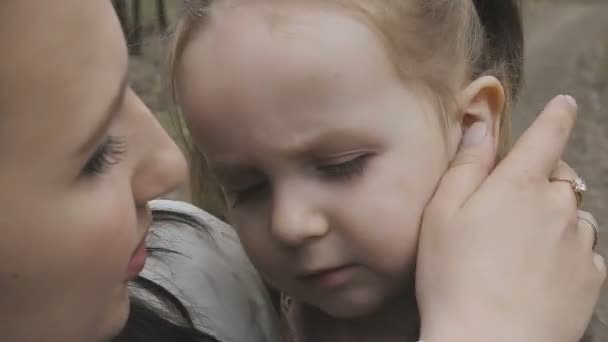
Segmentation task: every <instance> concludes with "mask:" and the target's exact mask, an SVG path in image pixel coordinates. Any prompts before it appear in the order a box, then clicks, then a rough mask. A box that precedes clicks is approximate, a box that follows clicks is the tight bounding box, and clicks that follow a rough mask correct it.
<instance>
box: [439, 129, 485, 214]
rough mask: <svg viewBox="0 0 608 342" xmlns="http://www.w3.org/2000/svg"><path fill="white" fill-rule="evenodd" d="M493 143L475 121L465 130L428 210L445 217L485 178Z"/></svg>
mask: <svg viewBox="0 0 608 342" xmlns="http://www.w3.org/2000/svg"><path fill="white" fill-rule="evenodd" d="M495 157H496V144H495V139H494V132H493V129H492V127H489V126H488V125H487V124H486V123H483V122H476V123H474V124H473V125H471V127H469V128H468V129H466V130H465V132H464V133H463V138H462V142H461V145H460V147H459V150H458V152H457V153H456V157H455V158H454V159H453V160H452V162H451V163H450V166H449V167H448V170H447V171H446V173H445V174H444V176H443V177H442V179H441V181H440V182H439V186H438V188H437V190H436V191H435V195H434V196H433V199H432V200H431V202H430V204H429V206H428V208H430V210H433V208H437V210H439V211H440V213H442V214H447V215H449V213H450V212H453V211H454V210H456V209H457V208H460V207H461V206H463V204H464V202H465V201H466V200H467V198H468V197H469V196H470V195H471V194H472V193H473V192H475V190H476V189H477V187H479V185H480V184H481V183H482V182H483V180H484V179H485V178H487V176H488V174H489V173H490V170H491V169H492V167H493V165H494V159H495Z"/></svg>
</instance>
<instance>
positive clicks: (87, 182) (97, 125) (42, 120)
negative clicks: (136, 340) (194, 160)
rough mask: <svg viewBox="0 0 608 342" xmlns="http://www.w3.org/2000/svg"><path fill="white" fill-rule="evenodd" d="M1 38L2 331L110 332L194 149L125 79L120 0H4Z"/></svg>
mask: <svg viewBox="0 0 608 342" xmlns="http://www.w3.org/2000/svg"><path fill="white" fill-rule="evenodd" d="M0 42H1V44H2V62H1V63H0V89H1V91H0V189H2V191H1V192H0V210H1V212H2V214H0V340H2V341H23V342H30V341H62V342H81V341H91V342H97V341H106V340H107V339H108V338H109V337H110V336H112V335H114V334H117V333H118V332H119V331H120V329H121V328H122V326H123V325H124V324H125V321H126V318H127V314H128V308H129V305H128V303H129V300H128V296H127V283H128V280H129V279H132V278H133V277H135V275H136V273H137V272H138V271H139V270H140V269H141V267H142V266H143V261H144V259H143V258H142V257H143V256H145V254H144V253H141V250H142V249H141V246H142V245H141V243H142V239H143V237H144V236H145V234H146V232H147V230H148V228H149V226H150V221H151V217H150V213H149V210H148V209H147V206H146V203H147V201H149V200H151V199H153V198H155V197H156V196H159V195H161V194H162V193H163V192H165V191H169V190H171V189H172V188H173V187H174V186H176V185H177V183H178V182H179V181H181V179H182V178H183V177H184V176H185V163H184V160H183V157H182V156H181V154H180V152H179V150H178V149H177V147H176V146H175V145H174V144H173V143H172V142H171V140H170V139H169V137H168V136H167V135H166V134H165V133H164V132H163V130H162V129H161V127H160V126H159V125H158V123H157V122H156V121H155V119H154V118H153V116H152V115H151V113H150V112H149V111H148V109H147V108H146V107H145V106H144V104H143V103H142V102H141V101H140V100H139V99H138V97H137V96H136V95H135V94H134V93H133V92H132V91H131V90H130V88H129V87H128V83H127V82H126V73H127V51H126V46H125V43H124V40H123V38H122V32H121V29H120V26H119V24H118V21H117V19H116V17H115V14H114V12H113V9H112V5H111V3H110V1H107V0H94V1H80V0H54V1H53V2H52V3H50V2H49V3H42V2H40V1H35V0H19V1H2V2H0ZM136 251H137V252H136Z"/></svg>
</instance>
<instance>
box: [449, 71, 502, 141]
mask: <svg viewBox="0 0 608 342" xmlns="http://www.w3.org/2000/svg"><path fill="white" fill-rule="evenodd" d="M458 100H459V108H460V110H459V111H458V114H457V115H458V116H457V117H456V118H455V119H456V121H457V124H458V126H459V129H460V130H459V133H460V140H462V137H464V136H465V135H464V132H465V131H466V130H468V129H472V128H474V129H475V130H477V131H483V130H484V129H485V134H486V135H487V134H489V135H492V139H493V141H494V144H495V145H496V146H497V145H498V138H499V137H498V132H499V126H500V117H501V115H502V113H503V111H504V107H505V90H504V88H503V86H502V84H501V83H500V81H499V80H498V79H497V78H496V77H494V76H482V77H480V78H478V79H476V80H474V81H473V82H471V83H470V84H469V85H468V86H467V87H466V88H464V89H462V91H461V92H460V94H459V97H458ZM460 143H461V144H462V143H463V142H462V141H460Z"/></svg>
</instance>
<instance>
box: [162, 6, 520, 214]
mask: <svg viewBox="0 0 608 342" xmlns="http://www.w3.org/2000/svg"><path fill="white" fill-rule="evenodd" d="M225 1H229V0H186V1H185V8H184V10H185V11H184V13H183V16H182V17H181V18H180V19H179V22H178V25H177V30H176V35H175V41H174V46H173V49H172V53H171V63H170V65H171V73H172V75H171V76H172V77H171V79H172V92H173V100H174V101H176V99H177V96H176V95H177V94H176V92H177V90H176V85H175V74H176V69H177V65H178V63H179V60H180V58H181V55H182V53H183V51H184V48H185V45H186V44H187V43H188V42H189V41H190V39H191V37H192V35H193V33H194V32H196V31H197V30H199V29H203V28H204V26H205V24H206V23H207V22H208V18H209V17H210V16H211V15H213V14H212V11H211V7H212V6H213V5H214V4H216V3H221V2H225ZM233 1H234V0H233ZM248 1H252V0H248ZM257 1H267V2H269V1H276V2H283V1H295V0H257ZM306 1H310V0H306ZM317 1H320V2H325V3H328V4H335V5H338V6H341V7H343V8H345V9H347V10H349V11H350V12H351V13H353V14H354V15H356V16H358V17H360V18H361V19H362V20H365V21H366V22H367V23H369V24H370V27H372V28H373V29H374V30H375V31H376V32H378V33H379V37H380V38H381V39H382V41H383V42H384V43H385V44H386V47H387V51H388V52H389V55H390V56H391V58H392V62H393V63H394V65H395V67H396V69H397V71H398V72H399V73H400V76H401V77H402V78H403V80H404V81H407V82H408V84H413V85H421V88H423V89H424V90H428V91H429V94H432V95H433V96H434V98H436V100H437V101H436V104H437V106H439V107H440V109H441V110H442V111H443V112H444V113H446V114H447V113H449V112H451V111H453V110H456V109H457V108H455V102H454V101H450V100H449V99H453V98H454V94H456V92H457V90H458V89H459V88H460V87H462V85H463V84H466V83H467V82H470V81H472V80H474V79H475V78H478V77H480V76H484V75H492V76H495V77H496V78H498V80H499V81H500V82H501V83H502V85H503V87H504V88H505V92H506V98H507V101H506V103H507V105H506V106H505V109H504V111H503V113H502V115H501V117H500V133H499V134H500V135H499V136H500V146H499V157H500V156H502V155H503V154H504V153H505V152H506V150H507V149H508V147H509V144H510V142H509V137H510V121H511V118H510V112H511V108H512V106H513V103H514V102H515V98H516V97H517V95H518V90H519V88H520V82H521V78H522V69H523V66H522V64H523V32H522V23H521V16H520V9H519V7H520V6H519V1H516V0H500V1H496V0H373V1H370V0H317ZM175 108H176V110H178V106H176V107H175ZM174 114H175V115H174V117H173V119H174V120H173V121H174V123H175V126H176V129H177V132H178V137H180V138H181V140H182V143H183V146H184V147H185V149H186V154H187V156H188V157H189V161H190V195H191V197H192V198H191V200H192V202H193V203H194V204H195V205H197V206H199V207H201V208H203V209H205V210H207V211H209V212H210V213H212V214H215V215H217V216H219V217H222V215H223V212H224V200H223V196H222V193H221V189H220V188H219V186H218V185H217V182H215V181H214V179H213V176H212V174H211V172H210V170H209V169H208V166H207V163H206V162H205V159H204V156H203V155H202V154H201V153H199V151H198V150H197V149H196V148H195V147H194V146H193V144H192V142H191V139H190V138H189V133H188V131H187V129H186V128H185V125H184V123H183V120H182V118H181V116H180V115H179V114H178V113H174ZM446 117H447V116H446Z"/></svg>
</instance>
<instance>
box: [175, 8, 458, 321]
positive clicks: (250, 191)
mask: <svg viewBox="0 0 608 342" xmlns="http://www.w3.org/2000/svg"><path fill="white" fill-rule="evenodd" d="M256 4H259V2H256V3H255V4H249V5H245V4H244V5H242V6H234V7H230V6H226V8H222V9H217V10H216V11H214V12H213V13H214V14H215V16H214V17H212V18H211V20H210V21H208V22H207V25H206V26H205V30H203V31H201V32H198V33H197V34H195V35H194V36H193V37H192V40H191V41H190V42H189V44H187V47H186V49H185V51H184V54H183V57H182V59H181V61H180V65H179V70H178V75H177V77H178V78H177V80H178V90H179V95H180V100H181V103H182V105H183V109H184V112H185V115H186V119H187V121H188V123H189V124H190V131H191V132H192V136H193V139H194V140H195V143H196V144H197V146H198V148H199V149H200V150H201V151H202V152H203V153H204V154H205V156H206V158H207V161H208V162H209V164H210V166H211V167H212V168H213V169H214V170H216V175H217V177H218V178H219V180H220V182H221V185H222V187H223V188H224V190H225V193H226V197H227V200H228V204H229V205H230V209H229V217H230V219H231V222H232V223H234V224H235V225H236V226H237V227H238V232H239V235H240V238H241V241H242V243H243V245H244V247H245V249H246V250H247V252H248V254H249V256H250V257H251V259H252V261H253V263H254V264H255V265H256V267H257V268H258V269H259V270H260V271H261V272H262V273H263V275H264V276H265V277H266V279H267V280H269V281H270V282H271V283H272V284H273V285H275V286H277V287H278V288H279V289H281V290H283V291H286V292H287V293H288V294H290V295H292V296H294V297H296V298H298V299H301V300H304V301H306V302H308V303H310V304H313V305H315V306H317V307H319V308H321V309H323V310H324V311H326V312H328V313H330V314H332V315H335V316H340V317H355V316H362V315H366V314H369V313H371V312H373V310H376V309H378V308H379V307H380V306H381V305H382V304H384V303H385V302H386V301H387V300H388V299H389V298H391V296H392V295H394V294H395V292H396V291H397V289H401V288H403V284H404V282H405V281H406V277H407V276H408V275H409V274H410V272H411V271H412V268H413V264H414V261H415V255H416V246H417V241H418V231H419V223H420V218H421V216H422V212H423V210H424V207H425V206H426V203H427V202H428V200H429V199H430V197H431V196H432V194H433V192H434V189H435V186H436V184H437V182H438V180H439V179H440V177H441V175H442V174H443V172H444V170H445V169H446V167H447V164H448V160H449V157H448V154H449V153H451V152H449V148H451V149H452V150H454V149H453V147H448V146H447V143H446V141H445V140H444V137H443V131H442V126H441V122H440V118H441V116H440V114H439V113H437V112H434V111H433V109H431V108H432V107H431V106H429V105H428V102H425V99H424V98H422V97H420V96H416V93H415V92H414V91H412V90H411V89H410V88H408V87H407V86H406V85H404V84H403V82H402V81H401V79H400V78H399V77H398V75H397V73H396V72H395V69H394V67H393V65H392V64H391V62H390V59H389V58H388V56H387V54H386V53H385V48H384V46H383V44H382V43H381V42H380V41H379V39H377V36H376V35H375V34H374V33H373V32H372V31H371V30H370V29H369V28H368V27H367V26H366V25H365V24H363V23H361V22H360V21H358V20H356V19H353V18H352V17H351V16H350V15H346V14H344V12H343V11H342V10H330V9H325V8H320V7H319V6H320V5H317V3H315V5H313V4H311V5H310V6H307V5H302V4H300V5H301V6H296V5H294V6H291V7H290V6H289V5H285V6H284V7H281V6H275V5H272V6H274V7H272V8H271V7H264V6H262V5H260V6H257V5H256ZM290 4H291V3H290Z"/></svg>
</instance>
